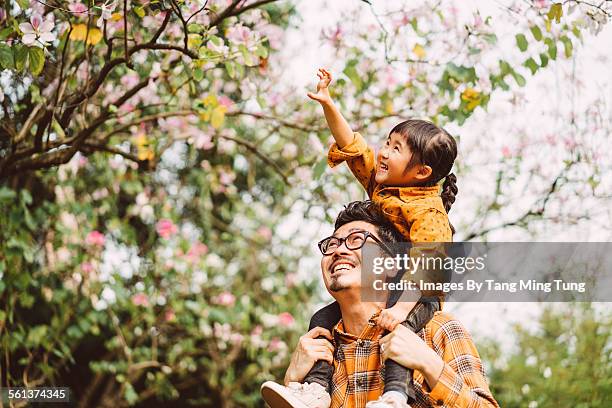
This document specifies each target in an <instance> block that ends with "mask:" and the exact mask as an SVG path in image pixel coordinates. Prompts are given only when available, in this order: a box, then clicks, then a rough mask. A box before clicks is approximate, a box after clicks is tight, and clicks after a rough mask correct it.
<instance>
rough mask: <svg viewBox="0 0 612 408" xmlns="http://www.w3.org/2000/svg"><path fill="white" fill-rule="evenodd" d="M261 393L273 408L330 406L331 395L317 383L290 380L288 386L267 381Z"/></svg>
mask: <svg viewBox="0 0 612 408" xmlns="http://www.w3.org/2000/svg"><path fill="white" fill-rule="evenodd" d="M261 395H262V397H263V399H264V401H266V402H267V403H268V405H269V406H270V407H271V408H329V406H330V404H331V397H330V396H329V394H328V393H327V391H325V388H324V387H323V386H322V385H320V384H317V383H304V384H301V383H297V382H290V383H289V386H288V387H285V386H284V385H280V384H277V383H275V382H274V381H266V382H265V383H263V384H262V386H261Z"/></svg>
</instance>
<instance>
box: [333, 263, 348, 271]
mask: <svg viewBox="0 0 612 408" xmlns="http://www.w3.org/2000/svg"><path fill="white" fill-rule="evenodd" d="M349 269H351V265H349V264H345V263H341V264H338V265H336V266H335V267H334V272H338V271H343V270H349Z"/></svg>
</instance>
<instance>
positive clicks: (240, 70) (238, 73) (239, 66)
mask: <svg viewBox="0 0 612 408" xmlns="http://www.w3.org/2000/svg"><path fill="white" fill-rule="evenodd" d="M235 67H236V77H237V78H242V77H243V76H244V65H242V64H236V65H235Z"/></svg>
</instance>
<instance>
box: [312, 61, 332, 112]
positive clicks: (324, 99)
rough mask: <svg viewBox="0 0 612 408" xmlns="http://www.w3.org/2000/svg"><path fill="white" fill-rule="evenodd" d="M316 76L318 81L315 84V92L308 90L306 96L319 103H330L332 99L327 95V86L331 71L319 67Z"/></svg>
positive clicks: (330, 78)
mask: <svg viewBox="0 0 612 408" xmlns="http://www.w3.org/2000/svg"><path fill="white" fill-rule="evenodd" d="M317 76H318V77H319V83H318V84H317V93H313V92H308V97H309V98H310V99H314V100H315V101H317V102H319V103H321V104H326V103H331V101H332V100H331V97H330V96H329V89H328V88H327V87H328V86H329V83H330V82H331V80H332V76H331V73H330V72H329V71H328V70H326V69H324V68H319V72H317Z"/></svg>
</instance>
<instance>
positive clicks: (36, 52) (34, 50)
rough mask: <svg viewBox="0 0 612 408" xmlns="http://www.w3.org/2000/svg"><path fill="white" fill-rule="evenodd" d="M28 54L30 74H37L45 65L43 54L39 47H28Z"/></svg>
mask: <svg viewBox="0 0 612 408" xmlns="http://www.w3.org/2000/svg"><path fill="white" fill-rule="evenodd" d="M28 55H29V57H30V64H29V68H30V72H31V73H32V75H34V76H37V75H39V74H40V73H41V72H42V70H43V67H44V66H45V54H44V52H43V50H42V49H41V48H38V47H29V49H28Z"/></svg>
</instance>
